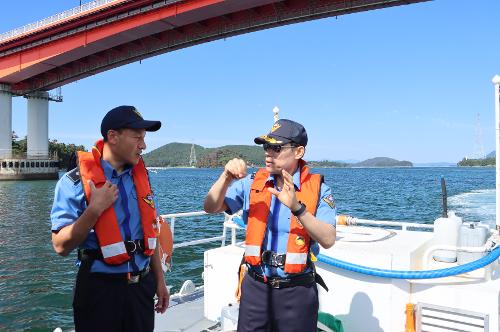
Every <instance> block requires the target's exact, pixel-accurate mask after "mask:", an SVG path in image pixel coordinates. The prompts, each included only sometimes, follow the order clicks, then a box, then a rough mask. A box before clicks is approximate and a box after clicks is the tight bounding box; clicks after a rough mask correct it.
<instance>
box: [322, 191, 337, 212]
mask: <svg viewBox="0 0 500 332" xmlns="http://www.w3.org/2000/svg"><path fill="white" fill-rule="evenodd" d="M323 201H325V203H326V204H328V206H329V207H331V208H332V209H335V200H334V199H333V195H331V194H330V195H328V196H326V197H323Z"/></svg>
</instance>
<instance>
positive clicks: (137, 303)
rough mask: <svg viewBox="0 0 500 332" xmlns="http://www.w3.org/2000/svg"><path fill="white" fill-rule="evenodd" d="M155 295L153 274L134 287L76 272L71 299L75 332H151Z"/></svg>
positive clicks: (133, 285) (118, 281)
mask: <svg viewBox="0 0 500 332" xmlns="http://www.w3.org/2000/svg"><path fill="white" fill-rule="evenodd" d="M155 293H156V278H155V276H154V274H153V273H152V272H149V273H148V274H147V275H146V276H144V278H142V279H141V280H140V281H139V282H138V283H136V284H128V282H127V279H126V278H111V277H107V276H104V277H103V276H102V275H99V274H94V273H80V272H79V273H78V276H77V279H76V284H75V294H74V298H73V318H74V321H75V331H76V332H87V331H92V332H97V331H109V332H115V331H116V332H127V331H134V332H135V331H148V332H150V331H153V329H154V295H155Z"/></svg>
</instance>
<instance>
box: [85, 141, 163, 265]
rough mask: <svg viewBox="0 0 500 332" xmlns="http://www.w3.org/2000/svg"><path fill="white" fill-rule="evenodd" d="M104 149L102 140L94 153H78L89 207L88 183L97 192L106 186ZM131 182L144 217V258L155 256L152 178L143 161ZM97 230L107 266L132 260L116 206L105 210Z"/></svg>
mask: <svg viewBox="0 0 500 332" xmlns="http://www.w3.org/2000/svg"><path fill="white" fill-rule="evenodd" d="M103 147H104V142H103V140H99V141H97V142H96V144H95V146H93V147H92V152H85V151H78V166H79V169H80V176H81V179H82V185H83V189H84V192H85V198H86V200H87V203H89V202H90V185H89V183H88V180H92V182H93V183H94V184H95V186H96V187H97V188H100V187H102V186H103V185H104V183H105V182H106V177H105V175H104V170H103V169H102V166H101V156H102V149H103ZM132 178H133V181H134V185H135V190H136V192H137V197H138V204H139V213H140V215H141V224H142V231H143V235H144V248H143V249H144V254H145V255H146V256H152V255H153V253H154V250H155V248H156V239H157V236H158V231H157V230H158V225H157V220H156V209H155V206H154V202H153V197H152V192H151V187H150V184H149V177H148V173H147V170H146V167H145V166H144V162H143V161H142V158H141V159H140V160H139V163H138V164H137V165H135V166H134V167H133V168H132ZM94 230H95V232H96V235H97V240H98V242H99V247H100V248H101V251H102V255H103V257H104V261H105V262H106V263H107V264H112V265H118V264H122V263H125V262H126V261H128V260H129V259H130V256H129V254H128V253H127V249H126V248H125V243H124V241H123V238H122V236H121V234H120V227H119V226H118V219H117V218H116V213H115V209H114V207H113V205H111V206H110V207H109V208H108V209H106V210H105V211H104V212H103V213H102V214H101V216H100V217H99V218H98V219H97V222H96V224H95V226H94Z"/></svg>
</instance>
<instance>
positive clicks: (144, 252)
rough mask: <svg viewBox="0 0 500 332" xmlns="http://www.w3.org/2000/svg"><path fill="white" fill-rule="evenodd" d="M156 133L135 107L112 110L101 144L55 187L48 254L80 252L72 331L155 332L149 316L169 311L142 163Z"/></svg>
mask: <svg viewBox="0 0 500 332" xmlns="http://www.w3.org/2000/svg"><path fill="white" fill-rule="evenodd" d="M160 126H161V122H160V121H147V120H144V119H143V118H142V116H141V114H140V113H139V112H138V111H137V110H136V108H135V107H133V106H119V107H116V108H114V109H112V110H111V111H109V112H108V113H107V114H106V116H105V117H104V118H103V120H102V123H101V134H102V136H103V139H101V140H99V141H98V142H97V143H96V145H95V147H93V149H92V152H78V167H77V168H75V169H73V170H72V171H70V172H68V173H66V174H65V175H64V176H63V177H62V178H61V179H60V180H59V182H58V183H57V185H56V189H55V196H54V203H53V206H52V212H51V222H52V243H53V246H54V249H55V251H56V252H57V253H58V254H59V255H62V256H67V255H68V254H69V253H70V252H71V251H72V250H73V249H75V248H78V259H79V265H80V267H79V271H78V276H77V280H76V285H75V293H74V299H73V309H74V321H75V328H76V331H153V329H154V312H155V309H156V311H157V312H161V313H163V312H165V310H166V308H167V307H168V303H169V293H168V290H167V287H166V284H165V279H164V275H163V270H162V267H161V262H160V258H159V252H158V246H156V237H157V223H156V217H157V213H156V209H155V206H154V201H153V197H152V192H151V188H150V186H149V178H148V174H147V170H146V168H145V166H144V163H143V161H142V158H141V153H142V151H143V150H144V149H145V148H146V144H145V142H144V138H145V135H146V131H156V130H158V129H160ZM155 294H156V295H157V296H158V301H157V303H156V305H155V303H154V296H155Z"/></svg>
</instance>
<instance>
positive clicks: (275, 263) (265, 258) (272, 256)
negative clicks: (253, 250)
mask: <svg viewBox="0 0 500 332" xmlns="http://www.w3.org/2000/svg"><path fill="white" fill-rule="evenodd" d="M261 260H262V263H263V264H266V265H269V266H272V267H283V266H285V261H286V254H281V255H280V254H277V253H275V252H274V251H271V250H264V251H263V252H262V255H261Z"/></svg>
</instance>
